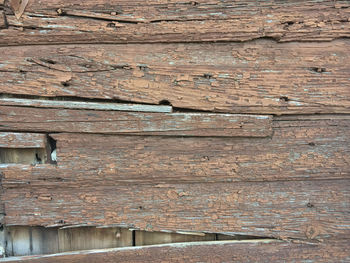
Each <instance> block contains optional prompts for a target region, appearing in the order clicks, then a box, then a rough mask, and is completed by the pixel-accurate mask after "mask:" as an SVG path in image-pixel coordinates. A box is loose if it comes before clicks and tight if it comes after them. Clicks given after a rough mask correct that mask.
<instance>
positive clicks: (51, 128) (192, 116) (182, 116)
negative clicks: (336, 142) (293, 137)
mask: <svg viewBox="0 0 350 263" xmlns="http://www.w3.org/2000/svg"><path fill="white" fill-rule="evenodd" d="M0 104H1V102H0ZM0 112H1V115H0V130H13V131H16V130H21V131H40V132H75V133H106V134H139V135H171V136H173V135H177V136H215V137H220V136H227V137H268V136H271V135H272V117H271V116H264V115H238V114H214V113H180V112H179V113H143V112H124V111H97V110H68V109H67V110H66V109H37V108H27V107H6V106H0ZM78 148H82V147H78Z"/></svg>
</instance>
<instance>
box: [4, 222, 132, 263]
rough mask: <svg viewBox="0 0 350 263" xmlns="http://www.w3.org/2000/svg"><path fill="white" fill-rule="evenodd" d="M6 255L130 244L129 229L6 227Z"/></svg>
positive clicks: (130, 235) (49, 252)
mask: <svg viewBox="0 0 350 263" xmlns="http://www.w3.org/2000/svg"><path fill="white" fill-rule="evenodd" d="M6 232H7V233H6V243H5V244H6V255H7V256H26V255H39V254H54V253H59V252H66V251H76V250H87V249H99V248H114V247H122V246H132V243H133V239H132V231H130V230H128V229H122V228H116V227H110V228H95V227H78V228H66V229H59V228H57V227H54V228H45V227H38V226H32V227H28V226H11V227H7V228H6Z"/></svg>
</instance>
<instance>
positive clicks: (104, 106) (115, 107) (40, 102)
mask: <svg viewBox="0 0 350 263" xmlns="http://www.w3.org/2000/svg"><path fill="white" fill-rule="evenodd" d="M0 105H11V106H20V107H38V108H61V109H85V110H104V111H138V112H162V113H169V112H172V107H171V106H165V105H147V104H123V103H111V102H108V103H106V102H91V101H89V102H88V101H68V100H61V101H59V100H46V99H18V98H0Z"/></svg>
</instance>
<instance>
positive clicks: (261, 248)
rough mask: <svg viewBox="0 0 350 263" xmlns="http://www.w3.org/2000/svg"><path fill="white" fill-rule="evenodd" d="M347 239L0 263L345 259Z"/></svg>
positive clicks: (206, 245) (315, 262)
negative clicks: (331, 241)
mask: <svg viewBox="0 0 350 263" xmlns="http://www.w3.org/2000/svg"><path fill="white" fill-rule="evenodd" d="M349 245H350V243H349V240H344V241H338V242H334V243H321V244H297V243H286V242H278V241H260V242H239V241H238V242H237V241H236V242H234V241H228V242H227V241H226V242H224V241H221V242H198V243H180V244H167V245H156V246H148V247H133V248H116V249H104V250H90V251H79V252H71V253H64V254H55V255H49V256H30V257H15V258H6V259H3V261H4V262H24V263H35V262H40V263H52V262H57V263H65V262H69V263H80V262H81V263H82V262H93V263H97V262H101V261H103V262H106V263H112V262H113V263H114V262H162V263H163V262H262V263H264V262H266V263H267V262H280V263H283V262H310V263H322V262H324V263H328V262H348V261H349V260H350V255H349V252H348V247H349Z"/></svg>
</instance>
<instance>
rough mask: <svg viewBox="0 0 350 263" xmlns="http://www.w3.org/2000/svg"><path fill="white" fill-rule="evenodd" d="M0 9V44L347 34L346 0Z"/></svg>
mask: <svg viewBox="0 0 350 263" xmlns="http://www.w3.org/2000/svg"><path fill="white" fill-rule="evenodd" d="M0 8H4V10H5V14H6V19H7V21H8V25H7V26H6V28H4V29H2V30H1V31H0V45H23V44H57V43H61V44H62V43H133V42H139V43H145V42H194V41H195V42H203V41H248V40H253V39H257V38H263V37H268V38H273V39H275V40H277V41H280V42H285V41H330V40H334V39H336V38H342V37H343V38H344V37H349V36H350V22H349V17H350V4H349V2H348V1H331V0H321V1H317V3H315V2H314V1H312V0H308V1H298V0H293V1H278V2H276V1H272V0H269V1H263V0H259V1H246V0H244V1H243V0H240V1H234V2H233V1H229V0H225V1H209V2H208V1H205V0H197V1H180V0H172V1H141V0H138V1H124V0H115V1H108V3H106V1H91V0H90V1H84V2H81V3H80V2H79V3H76V2H74V1H62V0H55V1H50V3H45V4H43V3H42V2H41V1H40V0H32V1H29V4H28V6H27V7H26V10H25V12H24V14H23V15H22V17H21V19H19V20H18V19H17V18H16V17H15V15H14V14H13V11H12V10H11V9H10V8H9V6H0Z"/></svg>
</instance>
